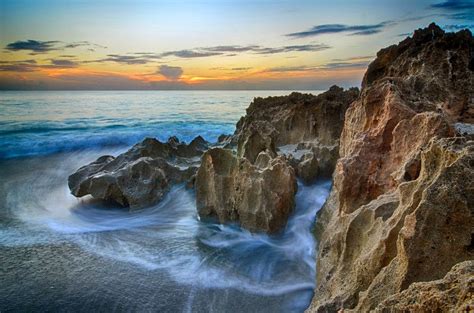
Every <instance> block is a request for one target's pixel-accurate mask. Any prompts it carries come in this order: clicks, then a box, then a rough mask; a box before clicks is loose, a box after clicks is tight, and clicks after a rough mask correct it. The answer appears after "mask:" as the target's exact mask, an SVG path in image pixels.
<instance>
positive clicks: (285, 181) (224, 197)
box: [196, 148, 296, 233]
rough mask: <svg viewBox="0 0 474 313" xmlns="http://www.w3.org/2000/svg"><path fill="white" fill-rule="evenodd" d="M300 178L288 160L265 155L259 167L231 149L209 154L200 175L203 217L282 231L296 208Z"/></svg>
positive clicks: (254, 228) (198, 187)
mask: <svg viewBox="0 0 474 313" xmlns="http://www.w3.org/2000/svg"><path fill="white" fill-rule="evenodd" d="M295 193H296V178H295V173H294V171H293V169H292V168H291V167H290V166H288V165H287V163H286V160H285V159H284V157H282V156H280V157H276V158H273V159H272V158H271V156H270V155H268V154H267V153H266V152H261V153H260V154H259V155H258V156H257V158H256V162H255V164H252V163H251V162H250V161H249V160H248V159H246V158H237V157H236V156H234V155H233V154H232V152H231V151H230V150H226V149H221V148H214V149H211V150H209V151H207V152H206V153H205V154H204V156H203V158H202V164H201V167H200V168H199V171H198V173H197V176H196V202H197V209H198V212H199V215H200V216H201V217H203V218H205V217H216V218H217V219H218V220H219V222H221V223H224V222H229V221H236V222H239V223H240V225H241V226H242V227H244V228H246V229H249V230H251V231H265V232H269V233H273V232H276V231H278V230H280V229H281V228H282V227H283V226H284V225H285V224H286V221H287V219H288V216H289V214H290V213H291V211H292V210H293V207H294V195H295Z"/></svg>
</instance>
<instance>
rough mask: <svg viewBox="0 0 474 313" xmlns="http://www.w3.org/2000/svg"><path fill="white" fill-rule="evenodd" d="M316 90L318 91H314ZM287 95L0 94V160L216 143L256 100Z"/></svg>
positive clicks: (164, 92)
mask: <svg viewBox="0 0 474 313" xmlns="http://www.w3.org/2000/svg"><path fill="white" fill-rule="evenodd" d="M316 92H317V91H316ZM287 93H288V92H287V91H29V92H24V91H1V92H0V159H1V158H10V157H17V156H25V155H42V154H49V153H56V152H63V151H76V150H81V149H100V148H103V147H128V146H130V145H133V144H135V143H136V142H138V141H140V140H141V139H143V138H144V137H147V136H148V137H156V138H158V139H160V140H166V139H167V138H169V137H170V136H173V135H176V136H178V137H179V138H180V139H181V140H185V141H188V142H189V141H190V140H192V139H193V138H194V137H195V136H197V135H201V136H203V137H204V138H205V139H207V140H210V141H216V139H217V137H218V136H219V135H221V134H223V133H227V134H228V133H232V132H233V131H234V128H235V123H236V122H237V121H238V119H239V118H240V116H242V115H244V114H245V108H247V106H248V105H249V103H250V102H251V101H252V99H253V98H254V97H256V96H262V97H263V96H271V95H284V94H287Z"/></svg>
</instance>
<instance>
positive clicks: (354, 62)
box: [263, 56, 374, 73]
mask: <svg viewBox="0 0 474 313" xmlns="http://www.w3.org/2000/svg"><path fill="white" fill-rule="evenodd" d="M373 59H374V57H373V56H356V57H350V58H346V59H333V60H331V61H330V62H328V63H325V64H323V65H319V66H306V65H301V66H278V67H271V68H267V69H265V70H264V71H263V72H275V73H284V72H315V71H320V70H336V69H350V68H360V69H365V68H367V66H368V65H369V63H370V62H371V61H372V60H373Z"/></svg>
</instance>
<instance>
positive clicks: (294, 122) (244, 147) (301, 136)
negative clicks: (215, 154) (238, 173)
mask: <svg viewBox="0 0 474 313" xmlns="http://www.w3.org/2000/svg"><path fill="white" fill-rule="evenodd" d="M358 94H359V90H358V89H357V88H351V89H349V90H346V91H344V90H343V89H342V88H340V87H337V86H332V87H331V88H330V89H329V90H328V91H326V92H324V93H322V94H319V95H317V96H315V95H311V94H300V93H296V92H294V93H292V94H290V95H289V96H281V97H268V98H256V99H254V101H253V102H252V103H251V104H250V106H249V107H248V108H247V114H246V115H245V116H244V117H242V118H241V119H240V121H239V122H238V123H237V129H236V131H235V136H236V137H237V142H238V151H239V156H243V157H246V158H247V159H249V160H251V161H252V162H253V161H254V160H255V158H256V157H257V155H258V153H259V152H260V151H262V150H267V151H273V150H275V151H276V152H278V153H279V154H285V155H287V156H288V157H289V158H290V164H291V165H292V166H293V167H294V168H295V170H296V173H297V175H298V176H299V177H300V178H302V179H303V181H305V182H307V183H310V182H312V181H313V180H314V179H315V178H316V177H317V176H331V175H332V172H333V170H334V167H335V165H336V161H337V158H338V156H339V137H340V135H341V130H342V127H343V125H344V115H345V112H346V109H347V108H348V106H349V104H350V103H351V102H353V101H354V100H355V99H356V98H357V96H358Z"/></svg>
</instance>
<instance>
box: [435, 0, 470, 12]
mask: <svg viewBox="0 0 474 313" xmlns="http://www.w3.org/2000/svg"><path fill="white" fill-rule="evenodd" d="M431 7H432V8H436V9H445V10H464V9H474V2H472V0H447V1H444V2H440V3H435V4H432V5H431Z"/></svg>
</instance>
